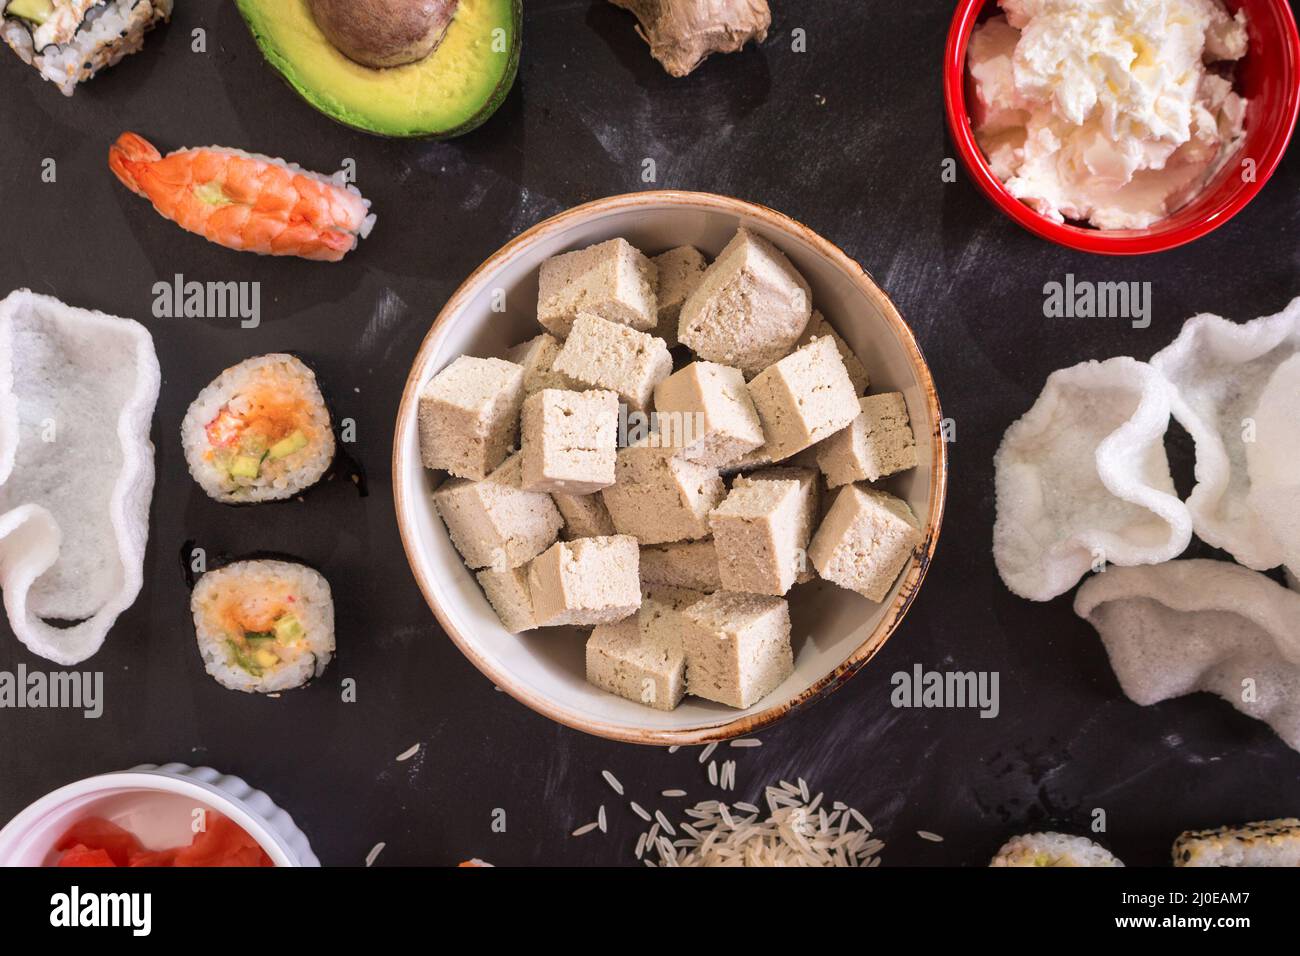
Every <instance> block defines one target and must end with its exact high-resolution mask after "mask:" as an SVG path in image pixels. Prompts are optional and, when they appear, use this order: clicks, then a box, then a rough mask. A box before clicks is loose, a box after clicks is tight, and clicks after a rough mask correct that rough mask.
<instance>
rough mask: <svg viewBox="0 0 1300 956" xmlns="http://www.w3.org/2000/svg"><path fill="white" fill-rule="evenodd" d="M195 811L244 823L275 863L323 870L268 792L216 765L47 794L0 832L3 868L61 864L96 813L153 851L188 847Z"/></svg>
mask: <svg viewBox="0 0 1300 956" xmlns="http://www.w3.org/2000/svg"><path fill="white" fill-rule="evenodd" d="M195 807H204V808H207V809H211V810H216V811H217V812H218V813H223V814H225V815H226V816H227V817H229V818H230V819H231V820H233V821H234V822H235V823H237V824H239V826H241V827H242V828H243V829H244V832H245V833H247V834H248V835H249V836H251V837H252V838H253V839H254V840H256V841H257V842H258V844H259V845H260V846H261V847H262V849H263V850H265V851H266V853H267V855H268V856H270V858H271V860H272V861H273V862H274V863H275V865H276V866H320V861H319V860H317V859H316V854H315V853H313V852H312V850H311V846H310V844H308V842H307V837H306V836H305V835H304V834H303V832H302V831H301V830H300V829H298V826H297V824H295V823H294V822H293V819H292V818H291V817H290V816H289V814H287V813H285V812H284V811H283V810H281V809H280V808H279V807H277V806H276V805H275V803H274V802H273V801H272V800H271V798H270V797H268V796H267V795H266V794H265V793H263V792H262V791H260V790H254V789H253V788H252V787H251V786H249V785H248V784H247V783H245V782H244V781H243V780H242V779H241V778H239V777H232V776H229V775H227V774H221V773H218V772H217V771H215V770H213V769H212V768H211V767H189V766H186V765H185V764H180V763H169V764H165V765H163V766H161V767H159V766H155V765H154V764H143V765H141V766H139V767H135V768H133V769H131V770H125V771H122V772H120V773H106V774H101V775H100V776H98V777H88V778H87V779H85V780H78V781H77V782H76V783H70V784H68V785H67V786H66V787H60V788H59V789H58V790H55V791H54V792H53V793H50V794H47V795H45V796H44V797H42V798H41V799H39V800H37V801H36V802H35V803H33V804H32V805H31V806H29V807H28V808H27V809H26V810H24V811H22V813H20V814H18V816H16V817H14V818H13V819H12V820H10V821H9V823H8V824H7V825H6V826H5V828H4V829H3V830H0V866H49V865H52V864H54V863H55V862H56V861H57V857H58V854H57V853H56V852H55V851H54V844H55V843H56V842H58V839H59V837H61V836H62V835H63V834H64V833H65V832H67V830H68V828H69V827H70V826H72V824H74V823H76V822H77V821H78V820H82V819H85V818H86V817H94V816H98V817H104V818H106V819H108V820H111V821H112V822H114V823H117V824H118V825H119V826H122V827H125V828H126V829H128V830H130V831H131V832H132V833H134V834H136V835H137V836H139V837H140V838H141V840H142V841H143V842H144V843H145V845H146V846H148V847H150V848H151V849H157V848H159V847H167V846H179V845H184V844H188V843H189V841H190V839H191V838H192V833H191V832H190V829H189V828H190V820H191V819H192V817H191V814H192V812H193V809H194V808H195Z"/></svg>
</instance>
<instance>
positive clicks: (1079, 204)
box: [967, 0, 1249, 229]
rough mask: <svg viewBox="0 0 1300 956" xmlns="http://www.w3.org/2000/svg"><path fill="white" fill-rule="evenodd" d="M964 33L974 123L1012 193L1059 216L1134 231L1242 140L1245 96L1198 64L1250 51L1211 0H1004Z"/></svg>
mask: <svg viewBox="0 0 1300 956" xmlns="http://www.w3.org/2000/svg"><path fill="white" fill-rule="evenodd" d="M999 5H1000V6H1001V8H1002V10H1003V15H1002V16H996V17H993V18H991V19H989V20H987V21H986V22H985V23H983V24H982V25H981V26H980V27H978V28H977V29H976V31H975V33H974V34H973V35H972V36H971V42H970V48H969V52H968V54H967V65H968V69H969V71H970V76H971V80H972V85H973V89H974V104H973V107H972V122H973V126H974V130H975V136H976V139H977V140H978V142H979V144H980V147H981V148H982V149H983V150H984V153H985V155H986V156H987V157H988V160H989V164H990V167H991V168H992V170H993V172H994V174H995V175H997V177H998V178H999V179H1001V180H1002V181H1003V182H1004V183H1005V184H1006V186H1007V189H1008V191H1009V192H1010V193H1011V195H1013V196H1015V197H1016V198H1017V199H1019V200H1021V201H1022V202H1024V203H1026V204H1027V205H1029V206H1030V207H1032V208H1033V209H1035V210H1036V211H1037V212H1039V213H1040V214H1041V215H1043V216H1046V217H1048V218H1049V219H1051V220H1053V221H1055V222H1064V221H1065V220H1067V219H1070V220H1078V221H1086V222H1089V223H1091V224H1092V225H1093V226H1096V227H1097V228H1099V229H1141V228H1145V227H1147V226H1150V225H1151V224H1152V223H1154V222H1157V221H1158V220H1160V219H1163V218H1165V217H1166V216H1168V215H1170V214H1172V213H1173V212H1175V211H1177V210H1178V209H1179V208H1180V207H1182V206H1183V205H1185V204H1186V203H1188V202H1190V201H1191V200H1192V199H1193V198H1195V196H1196V195H1197V194H1198V193H1199V192H1200V191H1201V190H1202V189H1203V188H1204V187H1205V185H1206V183H1207V182H1208V181H1209V180H1210V179H1211V178H1212V177H1213V176H1214V174H1215V173H1216V172H1218V170H1219V169H1220V168H1222V166H1223V164H1224V163H1225V162H1227V161H1228V159H1230V158H1231V157H1232V155H1233V153H1234V152H1235V151H1236V149H1237V148H1238V147H1239V146H1240V144H1241V140H1242V137H1243V124H1244V120H1245V113H1246V101H1245V100H1244V99H1243V98H1242V97H1240V96H1239V95H1238V94H1236V93H1235V92H1233V89H1232V83H1231V81H1230V80H1228V79H1226V78H1225V77H1224V76H1222V75H1219V74H1218V73H1217V72H1213V71H1211V70H1209V69H1207V66H1209V65H1211V64H1215V63H1224V62H1231V61H1235V60H1239V59H1241V58H1242V57H1243V56H1244V55H1245V54H1246V49H1247V46H1248V43H1249V41H1248V38H1247V35H1246V21H1245V15H1244V14H1243V13H1238V14H1237V15H1236V16H1235V17H1233V16H1230V15H1229V14H1228V12H1227V11H1226V10H1225V9H1224V7H1223V6H1222V5H1221V3H1220V2H1219V0H999Z"/></svg>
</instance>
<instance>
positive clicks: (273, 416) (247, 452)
mask: <svg viewBox="0 0 1300 956" xmlns="http://www.w3.org/2000/svg"><path fill="white" fill-rule="evenodd" d="M181 443H182V445H184V447H185V461H186V463H187V464H188V465H189V468H190V474H191V475H193V476H194V480H195V481H197V482H198V483H199V485H200V486H201V487H202V488H203V490H204V491H206V492H207V493H208V494H209V495H210V496H211V497H213V498H215V499H216V500H217V501H222V502H226V503H227V504H240V503H246V502H249V503H251V502H257V501H275V500H278V499H283V498H291V497H293V496H294V495H296V494H297V493H298V492H300V491H302V490H303V489H305V488H309V487H311V486H312V485H314V484H315V483H316V482H317V481H319V480H320V479H321V476H322V475H324V474H325V472H326V471H327V470H328V469H329V466H330V462H332V461H333V460H334V432H333V430H332V429H331V427H330V416H329V410H328V409H327V408H326V407H325V399H324V397H323V396H322V395H321V392H320V388H319V386H318V385H317V384H316V376H315V375H314V374H313V373H312V370H311V369H309V368H308V367H307V366H306V365H304V364H303V363H302V362H301V361H300V360H299V359H297V358H295V357H294V356H292V355H281V354H275V355H262V356H259V357H257V358H251V359H248V360H247V361H246V362H240V363H239V364H238V365H236V366H234V367H233V368H228V369H226V371H224V372H222V373H221V375H220V376H218V377H217V380H216V381H215V382H213V383H212V384H211V385H209V386H208V387H207V388H205V389H204V390H203V391H202V392H200V393H199V397H198V398H196V399H195V400H194V403H193V404H192V405H190V407H189V411H187V412H186V413H185V419H184V421H183V422H182V423H181Z"/></svg>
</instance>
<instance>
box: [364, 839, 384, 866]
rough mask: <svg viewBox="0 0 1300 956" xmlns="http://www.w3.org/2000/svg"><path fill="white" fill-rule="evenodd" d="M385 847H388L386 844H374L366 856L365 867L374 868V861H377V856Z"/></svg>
mask: <svg viewBox="0 0 1300 956" xmlns="http://www.w3.org/2000/svg"><path fill="white" fill-rule="evenodd" d="M386 846H388V844H387V843H376V844H375V845H374V846H372V847H371V848H370V852H369V853H367V854H366V866H374V865H375V860H377V859H379V854H381V853H383V852H384V847H386Z"/></svg>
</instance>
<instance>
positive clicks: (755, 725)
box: [392, 190, 948, 746]
mask: <svg viewBox="0 0 1300 956" xmlns="http://www.w3.org/2000/svg"><path fill="white" fill-rule="evenodd" d="M648 205H654V206H663V205H668V206H683V207H687V208H694V209H705V210H712V211H717V212H723V213H726V214H728V215H734V216H739V217H742V218H745V217H747V218H750V219H753V220H757V221H759V222H761V223H763V224H764V225H767V226H770V227H772V228H774V229H777V230H778V231H781V232H784V233H787V234H790V235H793V236H797V237H799V238H801V239H803V240H805V241H806V242H808V243H809V244H810V245H811V246H812V247H813V248H814V249H815V250H816V251H817V252H818V253H819V254H820V255H822V256H823V257H824V258H825V259H827V260H829V261H830V262H831V263H832V264H833V265H835V266H837V267H838V268H839V269H840V270H841V271H842V272H843V273H844V274H845V275H847V276H848V277H849V278H850V280H851V281H852V282H853V283H854V284H855V285H856V286H857V287H858V288H859V289H860V290H861V291H862V292H863V294H865V295H866V296H867V298H869V299H870V300H871V301H872V302H873V303H874V304H875V305H876V307H877V308H878V309H879V311H880V313H881V314H882V315H883V316H884V317H885V321H886V322H887V323H888V324H889V325H890V327H891V329H892V331H893V332H894V334H895V337H896V338H897V339H898V341H899V342H900V343H901V344H902V345H903V347H904V349H905V351H906V352H907V355H908V358H909V360H910V362H911V365H912V371H913V373H914V374H915V376H916V379H917V383H918V385H919V386H920V388H921V390H922V391H923V392H924V393H925V400H926V404H927V406H928V410H929V412H930V417H931V419H932V421H933V422H934V428H933V430H932V433H931V435H930V449H931V453H932V457H933V462H934V464H933V478H932V480H931V482H930V499H929V506H930V509H929V510H930V517H929V521H928V522H927V523H926V526H925V528H924V540H923V542H922V545H921V547H920V549H919V550H918V552H917V554H916V556H915V558H914V560H913V561H912V565H911V567H910V568H908V570H907V572H906V573H905V575H904V577H903V580H902V584H901V586H900V587H899V589H898V593H897V595H896V596H895V598H894V600H893V605H892V607H891V608H890V609H889V611H888V612H887V613H886V614H885V616H884V618H882V620H881V622H880V624H879V625H877V626H876V628H875V629H874V630H873V631H872V632H871V633H870V634H869V635H868V636H867V637H866V639H864V640H863V641H862V643H861V644H860V645H858V647H857V648H856V649H855V650H854V651H853V652H852V653H851V654H850V655H849V656H848V657H847V658H846V659H845V660H844V661H843V662H841V663H840V664H839V666H837V667H836V668H835V669H834V670H832V671H831V672H830V673H828V674H826V675H825V676H824V677H822V678H820V679H818V680H817V681H816V682H814V683H813V684H812V685H811V686H810V687H808V688H807V689H806V690H805V691H803V692H802V693H801V694H799V695H798V696H797V697H795V698H793V699H791V700H789V701H785V702H784V703H781V704H777V705H774V706H772V707H768V708H766V709H764V710H761V711H759V712H758V713H755V714H749V715H746V716H741V717H736V718H735V719H733V720H729V721H726V722H724V723H721V724H716V723H710V724H707V725H701V726H696V727H686V728H680V729H669V730H665V729H654V728H634V727H627V726H625V725H622V724H613V723H606V722H604V721H599V720H592V719H590V718H588V717H586V716H585V715H582V714H579V713H576V712H574V711H572V710H570V709H568V708H567V707H564V706H563V705H561V704H558V703H556V702H555V701H553V700H551V699H549V698H547V697H544V696H542V695H540V694H537V693H534V692H533V691H531V690H530V689H529V688H527V687H524V686H521V685H519V684H517V683H515V682H514V681H512V680H511V678H510V677H509V675H508V674H506V673H504V672H498V671H497V669H496V668H495V667H493V666H492V664H491V663H489V662H488V661H487V660H486V659H485V658H484V657H482V656H481V655H480V654H479V653H478V651H477V649H476V648H475V646H474V644H473V642H472V641H470V640H469V639H468V638H467V637H466V636H465V635H464V634H462V633H461V632H460V631H459V630H458V629H457V628H456V627H455V626H454V625H453V624H452V623H451V621H450V619H449V616H448V615H447V614H445V613H444V612H443V610H442V608H441V606H440V605H439V603H438V601H436V600H435V599H434V597H433V588H432V586H431V584H430V580H429V579H430V578H431V576H432V574H433V572H432V571H431V570H430V569H427V568H424V567H422V562H420V561H418V560H417V559H416V556H415V555H416V547H415V543H414V534H413V532H408V529H407V518H406V511H407V498H406V495H407V489H406V488H405V486H404V484H403V482H402V480H401V475H402V474H403V472H404V470H405V465H406V454H407V453H406V449H405V443H404V442H403V441H402V440H401V439H402V436H403V435H404V434H405V433H406V430H407V429H408V428H410V427H412V426H413V424H414V419H415V415H416V411H417V408H418V404H419V397H418V393H419V388H420V385H421V384H422V382H423V379H424V373H425V369H426V367H427V366H428V365H429V363H430V361H431V359H432V357H433V354H434V352H435V351H436V346H437V344H438V342H439V340H440V339H441V338H442V335H443V331H444V329H446V328H447V327H449V325H450V322H451V319H452V317H453V316H455V315H457V314H459V312H460V311H461V310H462V308H463V307H464V306H465V304H466V303H467V302H468V301H469V300H470V299H471V298H472V293H473V291H474V290H475V289H476V287H477V286H478V284H479V283H480V281H481V280H482V279H483V277H485V276H486V275H488V274H489V273H492V272H495V271H496V269H497V268H498V267H499V266H500V265H502V264H503V263H505V262H507V261H508V260H510V259H511V258H512V257H513V256H514V255H516V254H517V253H518V252H519V251H520V250H521V249H522V248H523V247H525V246H528V245H530V244H531V243H532V242H533V241H534V240H536V239H537V238H539V237H541V236H545V235H551V234H554V233H556V232H560V231H562V230H564V229H565V228H567V227H568V226H570V225H571V224H573V223H575V222H580V221H582V220H584V219H586V218H588V217H590V216H591V215H593V214H596V213H607V212H611V211H621V210H625V209H635V208H636V207H638V206H648ZM392 482H393V505H394V509H395V511H396V515H397V527H398V532H399V534H400V535H401V539H402V548H403V550H404V551H405V553H406V560H407V564H408V565H409V566H410V568H411V573H412V574H413V575H414V576H415V580H416V584H417V585H418V586H419V588H420V593H421V594H423V595H424V600H425V603H427V604H428V605H429V609H430V610H431V611H433V614H434V617H435V618H437V620H438V623H439V624H441V625H442V628H443V630H444V631H445V632H446V633H447V635H448V636H449V637H450V638H451V639H452V641H453V642H454V643H455V644H456V646H457V647H458V648H459V649H460V651H461V653H462V654H464V655H465V657H466V658H468V659H469V661H470V663H472V664H473V665H474V666H475V667H477V668H478V669H479V671H480V672H482V673H483V675H484V676H485V677H487V678H488V679H489V680H490V681H492V682H493V684H494V685H495V686H497V687H498V688H500V689H501V690H503V691H505V692H506V693H507V694H509V695H510V696H511V697H513V698H515V700H517V701H519V702H520V703H521V704H523V705H524V706H526V707H528V708H529V709H531V710H533V711H536V712H537V713H539V714H542V715H543V716H545V717H549V718H550V719H551V720H554V721H556V722H557V723H559V724H563V725H564V726H566V727H571V728H573V729H575V730H581V731H583V732H585V733H589V734H593V735H595V736H598V737H604V738H606V739H609V740H619V741H624V742H628V743H637V744H647V745H654V746H664V745H674V744H675V745H679V746H688V745H695V744H704V743H709V742H712V741H720V740H729V739H732V738H735V737H740V736H744V735H745V734H750V733H754V732H755V731H758V730H761V729H762V728H764V727H767V726H769V725H770V724H772V723H775V722H776V721H778V720H780V719H781V718H782V717H785V716H786V715H788V714H790V713H791V712H793V711H794V710H796V709H797V708H799V707H801V706H803V705H805V704H807V703H809V702H811V701H813V700H816V699H819V698H821V697H824V696H827V695H829V694H831V693H832V692H834V691H835V690H838V689H839V688H840V687H841V686H843V685H844V684H845V683H846V682H847V681H848V680H849V679H850V678H851V677H853V676H854V675H855V674H856V673H857V672H858V671H859V670H861V669H862V667H863V666H864V665H865V664H866V663H867V662H868V661H869V660H871V658H872V657H874V656H875V654H876V652H877V651H879V650H880V648H881V647H883V646H884V644H885V642H886V641H887V640H889V638H890V637H891V636H892V635H893V633H894V631H896V630H897V629H898V625H899V624H900V623H901V622H902V620H903V618H904V617H905V616H906V615H907V612H908V610H909V609H910V608H911V606H912V602H913V601H914V600H915V599H916V594H917V592H918V591H919V590H920V587H921V582H922V581H923V580H924V579H925V575H926V572H927V571H928V570H929V567H930V561H931V560H932V559H933V557H934V551H935V547H936V546H937V545H938V541H939V531H940V528H941V526H942V524H943V512H944V504H945V501H946V497H947V490H948V449H947V444H946V442H945V441H944V438H943V411H942V409H941V407H940V405H939V396H938V393H937V391H936V389H935V385H934V378H933V376H932V375H931V374H930V367H929V365H928V364H927V363H926V361H925V356H924V355H923V354H922V352H921V348H920V346H919V345H918V344H917V341H916V337H915V335H914V334H913V333H912V329H911V327H910V326H909V325H908V324H907V322H906V321H904V319H903V317H902V315H901V314H900V313H899V311H898V309H897V307H896V306H895V305H894V303H893V301H892V300H891V299H890V298H889V296H888V295H887V294H886V293H885V292H884V290H883V289H881V288H880V287H879V286H878V285H877V284H876V282H875V280H874V279H873V278H872V277H871V275H870V274H869V273H868V272H867V271H866V270H865V269H863V268H862V266H861V265H860V264H859V263H858V262H856V261H855V260H854V259H853V258H852V257H851V256H849V255H848V254H847V253H846V252H844V250H842V249H840V248H839V246H837V245H835V244H834V243H832V242H830V241H829V240H827V239H825V238H823V237H822V236H820V235H819V234H817V233H816V232H814V231H813V230H812V229H810V228H808V227H807V226H805V225H803V224H802V223H800V222H798V221H797V220H795V219H792V218H790V217H789V216H786V215H785V214H783V213H780V212H777V211H776V210H774V209H770V208H768V207H767V206H762V205H759V204H757V203H752V202H748V201H746V200H743V199H736V198H733V197H729V196H721V195H718V194H716V193H706V192H691V191H686V190H647V191H645V192H637V193H624V194H621V195H616V196H609V197H606V198H604V199H597V200H594V201H592V202H587V203H583V204H581V205H578V206H574V207H572V208H571V209H567V210H565V211H564V212H561V213H558V214H557V215H554V216H551V217H550V218H548V219H545V220H543V221H541V222H539V223H537V224H536V225H534V226H532V227H530V228H528V229H526V230H525V231H523V232H521V233H520V234H519V235H518V236H516V237H515V238H513V239H511V240H510V241H509V242H507V243H506V244H505V245H503V246H502V247H501V248H500V249H498V250H497V251H496V252H494V253H493V254H492V255H491V256H489V257H488V258H487V259H486V260H485V261H484V262H483V264H482V265H480V266H479V267H478V268H477V269H475V270H474V271H473V272H472V273H471V274H470V275H469V277H468V278H466V279H465V281H464V282H462V283H461V285H460V286H459V287H458V288H457V289H456V291H455V292H454V293H452V295H451V298H449V299H448V300H447V303H446V305H444V306H443V307H442V310H441V311H440V312H439V313H438V317H437V318H436V319H435V320H434V322H433V325H432V326H431V327H430V328H429V331H428V333H427V334H426V335H425V337H424V339H423V341H422V342H421V343H420V347H419V350H418V351H417V352H416V355H415V359H414V360H413V362H412V364H411V371H410V373H409V374H408V376H407V380H406V385H405V387H404V388H403V390H402V400H401V404H400V405H399V406H398V410H397V425H396V428H395V430H394V432H393V469H392Z"/></svg>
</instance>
